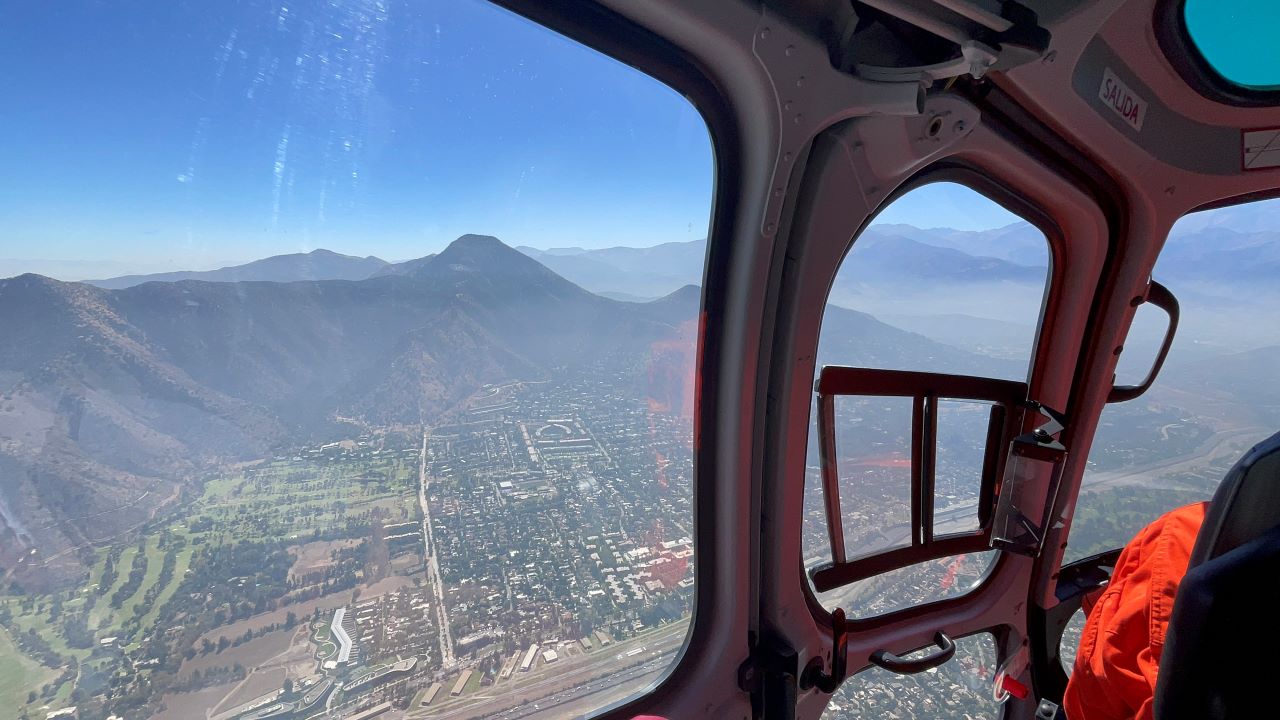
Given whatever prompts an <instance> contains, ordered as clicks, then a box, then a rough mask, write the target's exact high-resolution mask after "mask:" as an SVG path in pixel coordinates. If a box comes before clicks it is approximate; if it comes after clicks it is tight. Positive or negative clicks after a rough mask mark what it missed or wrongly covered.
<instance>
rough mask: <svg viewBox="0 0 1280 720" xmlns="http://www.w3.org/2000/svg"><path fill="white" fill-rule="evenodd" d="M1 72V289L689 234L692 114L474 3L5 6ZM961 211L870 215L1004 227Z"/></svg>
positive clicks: (706, 184)
mask: <svg viewBox="0 0 1280 720" xmlns="http://www.w3.org/2000/svg"><path fill="white" fill-rule="evenodd" d="M0 66H3V67H5V68H9V69H10V70H12V71H10V72H6V73H4V74H3V75H2V76H0V97H3V98H5V106H6V108H5V111H4V113H0V137H3V138H5V141H4V143H2V144H0V186H3V187H4V188H5V191H4V192H3V193H0V228H4V232H3V237H0V275H8V274H12V273H14V272H21V271H26V270H35V271H45V272H53V273H54V274H56V275H59V276H63V277H68V278H72V277H95V276H96V277H102V276H105V275H112V274H120V273H123V272H138V271H142V272H149V271H157V270H168V269H180V268H190V269H204V268H210V267H217V266H220V265H224V264H228V263H235V262H244V261H247V260H251V259H254V258H259V257H264V256H267V255H273V254H279V253H286V252H300V251H307V250H311V249H315V248H318V247H324V248H328V249H331V250H335V251H338V252H344V253H349V254H354V255H368V254H373V255H378V256H380V257H383V258H385V259H389V260H401V259H406V258H410V257H418V256H421V255H425V254H427V253H430V252H434V251H437V250H439V249H440V248H441V247H443V246H444V245H445V244H447V243H448V242H449V241H450V240H452V239H453V238H455V237H457V236H458V235H461V234H463V233H468V232H477V233H488V234H493V235H497V236H499V237H501V238H502V239H504V240H506V241H507V242H509V243H510V244H513V245H516V244H523V245H532V246H535V247H551V246H574V245H576V246H582V247H604V246H611V245H634V246H644V245H653V244H656V243H660V242H668V241H681V240H694V239H698V238H701V237H704V236H705V234H706V227H707V221H708V214H709V208H710V200H711V192H712V184H713V169H712V151H711V146H710V139H709V137H708V134H707V131H706V127H705V125H704V124H703V122H702V120H701V118H700V117H699V116H698V114H697V113H696V111H695V110H694V109H693V108H692V106H691V105H690V104H689V103H688V102H687V101H686V100H685V99H684V98H682V97H681V96H679V95H678V94H677V93H675V92H674V91H672V90H670V89H669V88H666V87H665V86H663V85H661V84H660V83H658V82H656V81H654V80H652V79H650V78H648V77H646V76H644V75H642V74H641V73H639V72H637V71H635V70H633V69H631V68H628V67H625V66H623V65H621V64H619V63H616V62H614V61H613V60H610V59H607V58H605V57H603V56H601V55H599V54H597V53H595V52H593V51H591V50H588V49H586V48H584V47H582V46H580V45H577V44H576V43H573V42H571V41H569V40H566V39H564V38H561V37H559V36H557V35H555V34H554V33H551V32H550V31H547V30H545V29H543V28H540V27H537V26H536V25H533V24H531V23H529V22H527V21H525V20H523V19H521V18H518V17H516V16H514V15H511V14H510V13H507V12H506V11H504V10H501V9H498V8H496V7H493V6H491V5H488V4H487V3H484V2H480V1H479V0H449V1H448V2H415V1H413V0H340V1H336V2H335V1H330V2H323V1H320V0H234V1H228V2H216V3H214V2H203V1H200V0H181V1H179V0H137V1H135V2H129V3H114V2H100V1H99V2H94V1H91V0H63V1H60V2H57V3H49V2H37V3H6V6H5V8H4V9H3V10H0ZM946 208H952V209H953V210H955V212H954V213H952V212H943V211H944V210H945V209H946ZM925 210H930V211H932V214H924V215H922V211H925ZM974 210H975V209H974V207H973V204H972V203H969V202H966V200H965V198H964V197H963V195H962V194H961V195H957V194H955V193H951V192H948V191H924V192H922V193H919V194H916V195H913V196H911V197H909V198H906V199H904V200H903V201H902V202H900V203H899V204H898V205H897V206H895V207H894V208H891V209H889V210H888V211H887V212H886V214H885V215H884V216H883V218H882V219H883V220H884V221H891V222H912V221H914V222H915V223H916V224H924V225H950V226H954V227H960V228H963V229H980V228H982V227H991V226H996V225H1003V224H1006V223H1007V222H1009V221H1011V220H1012V218H1011V216H1008V215H1007V214H1005V213H1003V212H1002V211H996V210H994V209H992V210H991V211H989V212H975V211H974ZM922 217H927V218H930V219H931V220H934V221H932V222H923V223H922V222H921V218H922ZM55 268H57V269H56V270H55Z"/></svg>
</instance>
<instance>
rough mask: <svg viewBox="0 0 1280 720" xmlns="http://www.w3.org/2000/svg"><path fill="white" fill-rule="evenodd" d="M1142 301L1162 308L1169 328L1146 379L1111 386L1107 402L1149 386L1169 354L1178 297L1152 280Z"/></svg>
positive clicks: (1131, 395) (1134, 394) (1126, 397)
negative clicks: (1129, 383) (1132, 383)
mask: <svg viewBox="0 0 1280 720" xmlns="http://www.w3.org/2000/svg"><path fill="white" fill-rule="evenodd" d="M1142 302H1149V303H1151V304H1152V305H1155V306H1156V307H1158V308H1160V309H1161V310H1163V311H1164V312H1165V314H1166V315H1168V316H1169V329H1168V330H1166V331H1165V333H1164V342H1163V343H1161V344H1160V353H1159V354H1158V355H1156V361H1155V364H1154V365H1152V366H1151V371H1150V372H1148V373H1147V377H1146V379H1145V380H1143V381H1142V382H1141V383H1138V384H1137V385H1116V386H1114V387H1112V388H1111V392H1110V393H1109V394H1108V395H1107V402H1109V403H1115V402H1125V401H1126V400H1132V399H1134V398H1136V397H1138V396H1139V395H1141V394H1142V393H1144V392H1146V391H1147V389H1148V388H1150V387H1151V383H1153V382H1155V381H1156V376H1157V375H1159V374H1160V368H1162V367H1164V359H1165V357H1166V356H1168V355H1169V347H1170V346H1172V345H1173V336H1174V333H1176V332H1178V298H1176V297H1174V296H1173V293H1171V292H1169V288H1167V287H1165V286H1163V285H1161V284H1160V283H1158V282H1156V281H1155V280H1152V281H1151V285H1150V286H1149V287H1148V288H1147V297H1146V299H1145V300H1143V301H1142ZM1138 304H1139V305H1140V304H1142V303H1138Z"/></svg>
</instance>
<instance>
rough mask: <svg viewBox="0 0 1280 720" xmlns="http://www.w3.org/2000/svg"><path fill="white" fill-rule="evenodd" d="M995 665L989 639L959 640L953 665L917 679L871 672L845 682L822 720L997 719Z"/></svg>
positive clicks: (986, 636)
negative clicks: (901, 719) (993, 682)
mask: <svg viewBox="0 0 1280 720" xmlns="http://www.w3.org/2000/svg"><path fill="white" fill-rule="evenodd" d="M930 652H936V649H933V648H925V649H923V650H919V651H917V652H914V653H910V654H908V655H907V656H906V657H908V658H915V657H918V656H923V655H925V654H928V653H930ZM998 665H999V663H998V662H997V660H996V644H995V639H994V638H992V637H991V635H989V634H987V633H982V634H979V635H970V636H968V637H963V638H958V639H956V654H955V656H954V657H953V658H951V660H949V661H947V662H946V663H944V664H943V665H941V666H939V667H937V668H933V669H931V670H926V671H925V672H923V673H920V674H918V675H898V674H895V673H891V672H889V671H887V670H881V669H880V668H877V667H873V668H869V669H867V670H864V671H862V672H860V673H858V674H857V675H854V676H853V677H851V678H849V679H848V680H846V681H845V682H844V684H843V685H841V686H840V688H839V689H837V690H836V692H835V694H834V695H832V697H831V702H830V703H828V704H827V709H826V711H825V712H823V713H822V720H861V719H862V718H938V720H979V719H980V718H998V717H1000V713H1001V709H1002V706H1001V704H1000V703H998V702H996V701H995V699H994V698H993V697H992V693H991V682H992V678H994V677H995V674H996V669H997V667H998Z"/></svg>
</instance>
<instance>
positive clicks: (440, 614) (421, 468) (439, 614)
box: [418, 431, 457, 670]
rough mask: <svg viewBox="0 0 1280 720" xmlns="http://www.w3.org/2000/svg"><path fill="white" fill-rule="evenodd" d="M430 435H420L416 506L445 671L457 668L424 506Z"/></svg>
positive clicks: (427, 506) (438, 568) (428, 513)
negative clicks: (434, 604) (418, 511)
mask: <svg viewBox="0 0 1280 720" xmlns="http://www.w3.org/2000/svg"><path fill="white" fill-rule="evenodd" d="M430 436H431V433H430V431H426V432H423V433H422V455H421V457H420V459H419V464H418V505H419V507H421V508H422V552H423V558H424V559H426V561H427V576H428V579H429V580H430V582H431V589H432V590H433V591H434V592H435V596H436V622H437V623H438V624H439V626H440V628H439V634H440V662H441V663H442V665H443V666H444V668H445V669H446V670H448V669H451V668H453V667H454V666H455V665H457V658H455V657H454V655H453V630H452V628H450V627H449V611H448V609H447V608H446V606H445V602H444V582H443V581H442V580H441V579H440V559H439V558H438V557H436V553H435V547H436V544H435V541H434V540H433V539H432V535H431V506H430V503H428V502H427V487H428V486H429V485H430V484H431V483H430V481H429V480H427V438H429V437H430Z"/></svg>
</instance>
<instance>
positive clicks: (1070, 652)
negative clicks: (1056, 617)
mask: <svg viewBox="0 0 1280 720" xmlns="http://www.w3.org/2000/svg"><path fill="white" fill-rule="evenodd" d="M1086 619H1087V618H1086V616H1085V614H1084V610H1083V609H1081V610H1077V611H1075V614H1073V615H1072V616H1071V619H1070V620H1068V621H1067V626H1066V628H1064V629H1063V631H1062V644H1061V645H1059V647H1058V659H1059V660H1061V661H1062V669H1063V671H1065V672H1066V673H1067V675H1071V671H1072V670H1074V669H1075V665H1076V655H1077V654H1078V653H1079V652H1080V636H1081V634H1082V633H1084V621H1085V620H1086Z"/></svg>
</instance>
